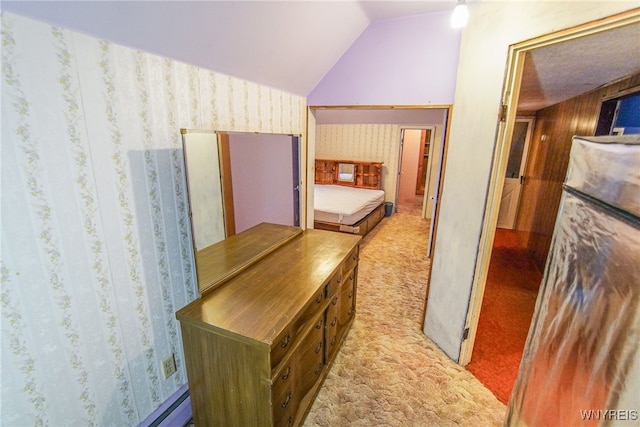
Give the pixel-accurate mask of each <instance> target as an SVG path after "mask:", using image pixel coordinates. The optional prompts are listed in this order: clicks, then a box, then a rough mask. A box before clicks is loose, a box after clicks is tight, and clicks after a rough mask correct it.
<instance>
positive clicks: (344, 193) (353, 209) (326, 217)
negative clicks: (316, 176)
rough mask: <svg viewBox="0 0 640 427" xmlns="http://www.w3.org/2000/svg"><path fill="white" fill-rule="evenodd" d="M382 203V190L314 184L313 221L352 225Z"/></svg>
mask: <svg viewBox="0 0 640 427" xmlns="http://www.w3.org/2000/svg"><path fill="white" fill-rule="evenodd" d="M383 202H384V191H382V190H369V189H365V188H354V187H346V186H343V185H323V184H316V185H315V191H314V214H315V218H314V219H315V220H316V221H324V222H335V223H338V224H346V225H353V224H355V223H356V222H358V221H360V220H361V219H362V218H364V217H365V216H367V215H368V214H369V212H371V211H372V210H374V209H375V208H376V207H378V206H379V205H380V204H381V203H383Z"/></svg>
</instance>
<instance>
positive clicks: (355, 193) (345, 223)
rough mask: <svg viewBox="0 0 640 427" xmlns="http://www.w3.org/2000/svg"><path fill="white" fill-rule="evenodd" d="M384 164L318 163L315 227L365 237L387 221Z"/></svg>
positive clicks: (320, 160)
mask: <svg viewBox="0 0 640 427" xmlns="http://www.w3.org/2000/svg"><path fill="white" fill-rule="evenodd" d="M381 183H382V162H361V161H352V160H328V159H316V165H315V184H316V185H315V190H314V227H315V228H317V229H321V230H331V231H341V232H345V233H352V234H359V235H361V236H364V235H365V234H367V233H368V232H369V231H370V230H371V229H373V227H375V226H376V225H377V224H378V223H379V222H380V220H381V219H382V218H383V217H384V213H385V193H384V191H383V190H382V189H381V188H380V187H381Z"/></svg>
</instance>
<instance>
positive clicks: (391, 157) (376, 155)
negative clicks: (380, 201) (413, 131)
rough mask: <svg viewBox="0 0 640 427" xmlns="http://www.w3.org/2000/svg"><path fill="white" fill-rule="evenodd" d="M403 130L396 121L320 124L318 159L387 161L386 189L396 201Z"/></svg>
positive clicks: (383, 173) (384, 167)
mask: <svg viewBox="0 0 640 427" xmlns="http://www.w3.org/2000/svg"><path fill="white" fill-rule="evenodd" d="M400 130H401V129H400V126H399V125H392V124H351V125H344V124H340V125H316V136H315V137H316V144H315V150H316V153H315V158H317V159H344V160H363V161H372V162H374V161H375V162H383V163H384V164H383V165H382V169H383V170H382V189H383V190H384V191H385V199H386V200H387V201H394V200H395V197H396V182H397V172H398V154H399V152H400Z"/></svg>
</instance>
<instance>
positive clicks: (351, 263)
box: [342, 246, 359, 272]
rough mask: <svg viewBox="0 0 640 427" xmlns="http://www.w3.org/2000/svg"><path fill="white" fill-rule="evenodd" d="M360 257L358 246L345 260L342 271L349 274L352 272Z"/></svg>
mask: <svg viewBox="0 0 640 427" xmlns="http://www.w3.org/2000/svg"><path fill="white" fill-rule="evenodd" d="M358 257H359V253H358V246H356V247H355V248H353V250H352V251H351V252H350V253H349V255H347V257H346V258H345V260H344V262H343V264H342V271H343V272H347V271H349V270H351V269H352V268H353V267H355V265H356V264H357V263H358Z"/></svg>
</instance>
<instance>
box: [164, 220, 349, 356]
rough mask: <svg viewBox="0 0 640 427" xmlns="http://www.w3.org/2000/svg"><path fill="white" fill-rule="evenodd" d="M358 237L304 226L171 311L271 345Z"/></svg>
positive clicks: (180, 317)
mask: <svg viewBox="0 0 640 427" xmlns="http://www.w3.org/2000/svg"><path fill="white" fill-rule="evenodd" d="M360 239H361V237H360V236H357V235H352V234H346V233H337V232H331V231H323V230H313V229H308V230H305V231H304V232H302V233H301V234H299V235H298V236H297V237H294V238H292V239H291V240H290V241H289V242H288V243H286V244H285V245H283V246H281V247H280V248H279V249H277V250H275V251H273V252H272V253H270V254H269V255H267V256H265V257H264V258H262V259H260V260H259V261H257V262H255V263H254V264H253V265H251V266H249V267H248V268H246V269H244V270H243V271H242V272H240V273H238V274H237V275H236V276H234V277H232V278H231V279H229V280H228V281H227V282H226V283H224V284H223V285H221V286H220V287H219V288H217V289H215V290H213V291H211V292H209V293H207V294H206V295H203V296H202V297H201V298H200V299H199V300H196V301H194V302H192V303H191V304H189V305H187V306H186V307H184V308H182V309H181V310H179V311H178V312H177V313H176V317H177V319H178V320H180V321H181V322H189V323H191V324H193V325H196V326H199V327H203V328H207V329H212V330H215V331H217V332H221V333H225V334H227V333H231V334H238V335H239V336H242V337H247V338H249V339H255V340H258V341H261V342H264V343H265V344H268V345H271V343H273V342H274V340H275V339H276V337H277V336H278V335H279V334H280V333H281V332H282V331H283V330H284V328H285V327H286V326H287V325H289V324H290V322H291V320H292V316H296V315H297V314H298V313H300V312H301V311H302V309H303V308H305V306H306V305H307V304H308V303H310V302H311V301H312V299H313V298H315V296H316V295H317V294H316V293H317V291H318V290H319V289H320V288H321V286H322V285H323V283H324V282H325V281H326V280H327V279H328V278H329V277H330V276H331V275H332V274H333V273H334V272H335V271H336V270H337V269H338V268H339V267H340V265H341V263H342V262H343V261H344V260H345V258H346V257H347V255H348V254H349V253H350V252H351V251H352V250H353V249H354V248H355V247H356V246H357V245H358V243H359V241H360Z"/></svg>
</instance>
